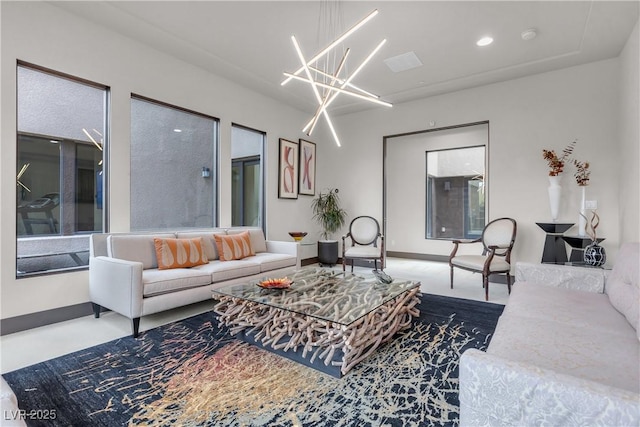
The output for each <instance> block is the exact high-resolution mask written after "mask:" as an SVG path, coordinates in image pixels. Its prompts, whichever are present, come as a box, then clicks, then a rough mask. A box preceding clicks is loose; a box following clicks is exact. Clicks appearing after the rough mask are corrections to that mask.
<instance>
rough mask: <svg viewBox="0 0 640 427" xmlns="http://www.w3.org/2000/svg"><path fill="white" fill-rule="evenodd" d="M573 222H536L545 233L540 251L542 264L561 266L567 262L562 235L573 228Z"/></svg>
mask: <svg viewBox="0 0 640 427" xmlns="http://www.w3.org/2000/svg"><path fill="white" fill-rule="evenodd" d="M574 224H575V223H573V222H536V225H537V226H538V227H540V228H542V229H543V230H544V232H545V233H547V237H546V238H545V241H544V250H543V251H542V262H543V263H553V264H562V263H565V262H567V261H568V260H567V249H566V248H565V245H564V239H563V236H562V234H563V233H564V232H565V231H567V230H568V229H570V228H571V227H573V225H574Z"/></svg>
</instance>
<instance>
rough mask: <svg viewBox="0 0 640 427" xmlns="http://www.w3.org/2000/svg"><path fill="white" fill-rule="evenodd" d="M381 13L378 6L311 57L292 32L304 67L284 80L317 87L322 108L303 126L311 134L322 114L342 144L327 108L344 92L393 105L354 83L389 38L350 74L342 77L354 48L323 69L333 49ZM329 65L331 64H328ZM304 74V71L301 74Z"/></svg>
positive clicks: (378, 102) (380, 103) (317, 96)
mask: <svg viewBox="0 0 640 427" xmlns="http://www.w3.org/2000/svg"><path fill="white" fill-rule="evenodd" d="M377 14H378V10H377V9H376V10H374V11H373V12H371V13H369V14H368V15H367V16H365V17H364V18H363V19H361V20H360V21H358V22H357V23H356V24H355V25H354V26H352V27H351V28H349V29H348V30H347V31H345V32H344V33H343V34H342V35H341V36H339V37H338V38H337V39H335V40H334V41H333V42H331V43H329V44H328V45H327V46H326V47H325V48H324V49H322V50H320V52H318V53H317V54H316V55H315V56H313V57H312V58H311V59H309V60H307V59H305V57H304V55H303V53H302V49H301V48H300V44H299V43H298V41H297V40H296V37H295V36H291V41H292V43H293V47H294V49H295V51H296V54H297V56H298V59H299V60H300V64H301V66H300V68H298V69H297V70H296V71H295V72H293V73H287V72H285V73H284V75H285V76H286V77H287V78H286V79H285V80H284V81H283V82H282V83H281V84H282V86H284V85H285V84H287V83H289V82H290V81H291V80H298V81H302V82H306V83H308V84H309V85H310V86H311V89H312V90H313V94H314V97H315V99H316V101H317V102H318V108H317V110H316V112H315V114H314V115H313V117H312V118H311V120H309V122H308V123H307V124H306V125H305V126H304V128H303V129H302V131H303V132H305V133H306V134H307V135H311V133H312V132H313V130H314V129H315V126H316V124H317V123H318V119H319V118H320V116H322V117H324V119H325V121H326V122H327V125H328V126H329V129H330V130H331V133H332V135H333V138H334V140H335V141H336V144H337V145H338V147H340V146H341V145H340V139H339V138H338V134H337V133H336V130H335V128H334V127H333V123H332V121H331V118H330V117H329V113H328V112H327V108H328V107H329V106H330V105H331V104H332V103H333V102H334V101H335V100H336V98H337V97H338V96H339V95H341V94H344V95H345V96H350V97H353V98H357V99H361V100H364V101H369V102H372V103H375V104H379V105H384V106H386V107H391V106H392V105H391V104H390V103H389V102H386V101H382V100H380V97H379V96H378V95H374V94H373V93H371V92H367V91H366V90H364V89H361V88H359V87H358V86H356V85H354V84H353V83H351V82H352V80H353V79H354V78H355V77H356V76H357V75H358V74H359V73H360V71H362V69H363V68H364V67H365V65H367V63H368V62H369V61H370V60H371V58H373V56H374V55H375V54H376V53H377V52H378V51H379V50H380V48H382V46H383V45H384V44H385V43H386V41H387V40H386V39H384V40H382V41H381V42H380V43H379V44H378V45H377V46H376V47H375V49H373V51H372V52H371V53H370V54H369V55H368V56H367V57H366V58H365V59H364V60H363V61H362V62H361V63H360V65H358V67H356V69H355V70H354V71H353V72H352V73H351V74H350V75H345V76H344V77H341V74H345V73H343V70H345V68H346V67H345V65H346V62H347V57H348V56H349V52H350V49H348V48H347V49H345V51H344V53H343V55H342V59H341V60H340V61H339V62H338V65H337V67H336V68H335V70H333V72H331V71H332V70H328V69H322V65H321V63H320V60H321V59H323V58H325V57H326V56H327V55H328V54H329V53H330V52H332V51H334V49H336V48H337V46H338V45H340V44H341V43H342V42H343V41H345V40H346V39H347V38H348V37H349V36H350V35H352V34H353V33H355V32H356V31H357V30H358V29H359V28H360V27H362V26H363V25H364V24H366V23H367V22H369V21H370V20H371V19H372V18H373V17H375V16H376V15H377ZM327 68H328V65H327ZM301 74H302V75H301Z"/></svg>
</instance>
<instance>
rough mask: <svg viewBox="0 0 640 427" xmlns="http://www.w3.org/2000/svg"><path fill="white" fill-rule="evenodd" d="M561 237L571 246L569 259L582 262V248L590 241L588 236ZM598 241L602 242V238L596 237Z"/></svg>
mask: <svg viewBox="0 0 640 427" xmlns="http://www.w3.org/2000/svg"><path fill="white" fill-rule="evenodd" d="M562 239H563V240H564V241H565V242H567V243H568V244H569V246H571V255H569V261H571V262H584V248H586V247H587V246H589V245H590V244H591V242H592V240H591V238H590V237H582V236H562ZM596 240H597V241H598V243H600V242H602V241H603V240H604V239H603V238H598V239H596Z"/></svg>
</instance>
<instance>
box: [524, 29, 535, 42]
mask: <svg viewBox="0 0 640 427" xmlns="http://www.w3.org/2000/svg"><path fill="white" fill-rule="evenodd" d="M537 35H538V32H537V31H536V29H535V28H529V29H528V30H524V31H523V32H522V34H520V36H521V37H522V40H533V39H535V38H536V36H537Z"/></svg>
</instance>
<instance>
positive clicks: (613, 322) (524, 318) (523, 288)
mask: <svg viewBox="0 0 640 427" xmlns="http://www.w3.org/2000/svg"><path fill="white" fill-rule="evenodd" d="M536 288H537V289H536ZM536 293H539V296H540V298H539V299H537V298H536ZM543 297H545V298H546V301H547V303H548V304H547V308H544V307H543V306H542V305H541V304H543V303H542V298H543ZM532 299H533V301H531V300H532ZM536 301H537V302H536ZM507 308H508V309H505V312H504V313H503V315H502V316H501V317H500V320H499V322H498V325H497V327H496V331H495V333H494V336H493V337H492V339H491V344H490V345H489V348H488V349H487V353H488V354H493V355H496V356H500V357H503V358H506V359H509V360H513V361H516V362H521V363H526V364H530V365H533V366H536V367H540V368H543V369H550V370H553V371H556V372H558V373H562V374H565V375H571V376H574V377H577V378H583V379H587V380H591V381H596V382H598V383H602V384H606V385H609V386H612V387H618V388H622V389H626V390H629V391H632V392H634V393H638V392H639V391H640V381H639V379H640V371H639V367H638V360H640V359H639V357H640V350H639V349H640V344H639V343H638V340H637V339H636V335H635V331H634V330H633V329H632V328H631V326H630V325H629V324H628V323H627V322H626V320H625V319H624V317H623V316H622V315H621V314H620V313H618V312H617V311H616V310H615V309H614V308H613V307H612V306H611V305H610V304H609V302H608V298H607V296H606V295H604V294H596V293H591V292H582V291H570V290H565V289H560V288H555V287H548V286H541V285H533V284H526V283H517V284H516V286H514V288H513V290H512V292H511V296H510V297H509V303H508V304H507ZM536 308H537V309H536Z"/></svg>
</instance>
